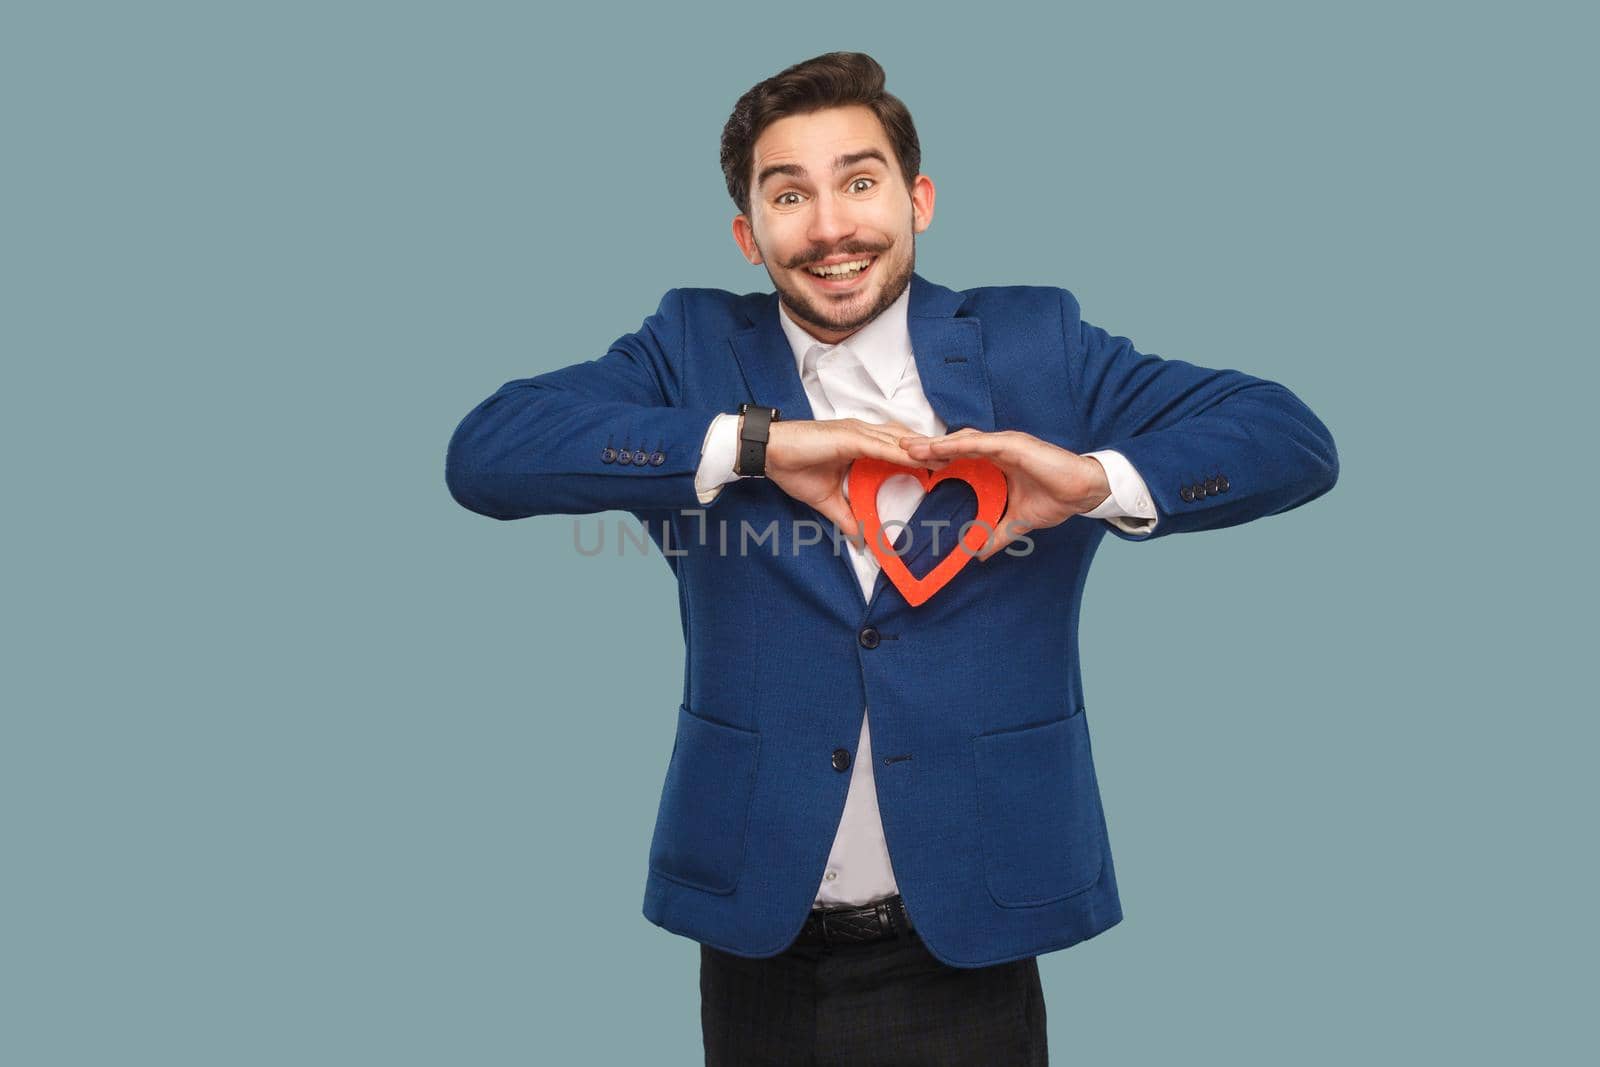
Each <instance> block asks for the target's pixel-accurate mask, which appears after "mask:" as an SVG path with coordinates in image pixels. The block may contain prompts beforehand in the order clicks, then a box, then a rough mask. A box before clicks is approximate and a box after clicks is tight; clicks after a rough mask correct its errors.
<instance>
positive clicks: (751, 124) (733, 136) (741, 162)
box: [722, 52, 922, 218]
mask: <svg viewBox="0 0 1600 1067" xmlns="http://www.w3.org/2000/svg"><path fill="white" fill-rule="evenodd" d="M852 104H860V105H862V106H864V107H868V108H870V109H872V113H873V114H874V115H877V116H878V121H879V122H880V123H882V125H883V131H884V133H885V134H887V135H888V137H889V144H890V145H891V146H892V147H893V148H894V154H895V158H896V159H898V160H899V162H900V173H901V174H902V175H904V177H905V182H906V187H907V188H910V187H911V183H912V182H913V181H915V180H916V177H917V175H918V174H919V173H921V170H922V145H921V144H920V143H919V142H918V141H917V127H916V125H915V124H914V123H912V121H911V112H910V111H908V110H907V109H906V106H905V104H903V103H901V102H900V98H899V97H897V96H895V95H894V94H893V93H888V92H885V91H884V88H883V68H882V67H880V66H879V65H878V61H877V60H875V59H873V58H872V57H871V56H869V55H867V54H866V53H865V52H828V53H825V54H823V55H820V56H817V57H815V58H814V59H808V60H806V61H804V62H803V63H796V64H795V65H794V66H792V67H787V68H785V69H784V70H781V71H779V72H778V73H777V74H774V75H773V76H772V77H770V78H768V79H767V80H766V81H764V82H760V83H758V84H757V85H755V86H754V87H753V88H751V89H750V90H749V91H748V92H746V93H745V94H744V95H743V96H741V97H740V98H739V102H738V103H737V104H735V105H733V114H731V115H729V116H728V122H727V124H726V125H725V126H723V127H722V176H723V178H724V180H726V181H727V183H728V195H729V196H731V197H733V202H734V203H735V204H737V205H738V207H739V211H740V212H741V213H742V214H743V215H744V216H745V217H747V218H748V217H749V215H750V179H751V177H752V175H751V173H750V170H751V167H752V166H753V157H754V155H755V146H756V139H757V138H759V137H760V136H761V131H762V130H765V129H766V128H767V127H768V126H770V125H772V123H774V122H776V121H777V120H778V119H781V118H786V117H787V116H789V115H807V114H810V113H811V112H813V111H821V110H822V109H824V108H829V107H847V106H849V105H852Z"/></svg>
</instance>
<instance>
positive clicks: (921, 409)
mask: <svg viewBox="0 0 1600 1067" xmlns="http://www.w3.org/2000/svg"><path fill="white" fill-rule="evenodd" d="M910 303H911V288H910V286H907V287H906V290H905V292H903V293H901V294H900V298H899V299H898V300H896V301H895V302H894V303H893V304H890V305H889V306H888V307H887V308H885V309H884V310H883V312H882V313H881V314H880V315H878V316H877V317H876V318H874V319H873V320H872V321H871V322H869V323H867V324H866V325H865V326H863V327H861V329H859V330H857V331H856V332H855V333H853V334H851V335H850V336H849V337H847V338H846V339H845V340H844V341H842V342H840V343H839V344H837V345H829V344H824V343H822V342H821V341H818V340H817V339H816V338H814V337H812V336H811V335H810V334H808V333H807V332H806V331H805V330H804V329H803V328H802V327H801V326H800V325H799V324H798V323H796V322H795V321H794V320H793V319H791V318H790V317H789V313H788V311H787V310H780V311H779V315H778V318H779V321H780V322H781V323H782V325H783V332H784V334H785V335H787V337H788V338H789V345H790V348H791V349H793V352H794V358H795V365H796V366H797V367H798V368H799V371H800V381H801V384H802V385H804V387H805V391H806V397H807V398H808V399H809V400H810V401H811V409H812V411H813V413H814V414H815V415H816V417H817V418H818V419H848V418H856V419H860V420H862V421H863V422H873V423H883V422H891V421H893V422H898V423H900V424H902V425H904V426H909V427H911V429H912V430H914V431H916V432H917V433H921V434H926V435H928V436H930V437H937V436H939V435H940V434H943V433H944V432H945V429H946V427H945V424H944V422H943V421H942V420H940V418H939V416H938V415H937V414H935V412H934V410H933V407H932V405H930V404H929V403H928V399H927V396H926V395H925V394H924V393H923V391H922V378H921V376H920V375H919V374H918V373H917V363H916V360H915V359H913V358H912V354H911V333H910V330H909V328H908V326H907V324H906V312H907V310H908V308H909V307H910ZM779 308H780V309H782V304H781V302H780V304H779ZM738 432H739V416H738V415H736V414H722V415H718V416H716V418H714V419H713V420H712V422H711V426H710V427H709V428H708V429H707V430H706V437H705V441H704V443H703V445H702V447H701V459H700V466H699V469H698V471H697V473H696V476H695V489H696V491H697V493H698V495H699V498H700V502H701V503H702V504H709V503H711V502H712V501H713V500H715V499H716V497H717V494H718V493H720V492H721V491H722V486H724V485H726V484H727V483H728V482H731V481H733V480H735V479H736V478H738V477H739V476H738V475H737V474H735V473H734V470H733V464H734V459H735V458H736V454H737V451H738ZM1084 454H1085V455H1089V456H1093V457H1094V458H1095V459H1097V460H1099V461H1100V464H1101V465H1102V466H1104V467H1105V469H1106V478H1107V481H1108V482H1109V483H1110V485H1111V493H1110V495H1109V496H1107V497H1106V498H1105V500H1103V501H1102V502H1101V503H1100V504H1099V505H1098V506H1097V507H1096V508H1095V509H1094V510H1093V511H1090V512H1087V513H1086V514H1087V515H1088V516H1089V517H1090V518H1096V519H1104V520H1105V521H1107V522H1110V523H1113V524H1115V525H1116V526H1118V527H1120V528H1121V529H1123V530H1126V531H1128V532H1129V533H1135V534H1140V533H1148V532H1149V531H1151V530H1153V529H1154V528H1155V523H1156V510H1155V506H1154V505H1153V504H1151V502H1150V493H1149V490H1148V488H1147V487H1146V485H1145V483H1144V479H1142V478H1141V477H1140V476H1139V473H1138V472H1137V471H1135V470H1134V469H1133V464H1131V463H1129V462H1128V460H1127V459H1126V458H1125V457H1124V456H1123V455H1122V454H1121V453H1119V452H1115V451H1112V450H1110V449H1107V450H1104V451H1099V452H1086V453H1084ZM922 496H923V489H922V484H921V483H920V482H918V481H917V480H916V479H915V478H913V477H911V475H909V474H896V475H891V476H890V477H888V478H886V479H884V482H883V486H882V488H881V489H880V490H879V493H878V516H879V518H880V520H881V521H882V522H883V523H884V524H885V525H886V526H888V527H889V529H891V530H895V531H898V530H899V529H900V528H901V525H902V524H904V523H906V522H907V521H909V520H910V518H911V515H912V513H913V512H914V511H916V508H917V505H918V504H919V503H920V502H921V500H922ZM891 524H892V525H891ZM906 529H907V533H908V535H909V534H910V529H909V527H907V528H906ZM891 536H898V534H893V535H891ZM845 546H846V550H847V551H848V552H849V553H850V563H851V565H852V566H853V567H854V569H855V572H856V578H857V579H858V580H859V581H860V583H861V592H862V595H863V596H864V597H867V598H870V597H871V596H872V587H873V584H874V583H875V582H876V580H877V577H878V571H879V569H880V565H879V563H878V559H877V557H876V556H874V555H873V554H872V553H871V552H870V551H865V550H863V549H858V548H857V547H856V545H855V543H854V542H851V541H846V542H845ZM898 891H899V889H898V887H897V885H896V883H895V879H894V868H893V866H892V865H891V864H890V862H889V850H888V846H887V845H886V844H885V842H884V837H883V822H882V818H881V816H880V815H879V813H878V790H877V786H876V784H875V783H874V781H873V772H872V738H871V734H870V732H869V730H868V727H867V709H866V708H863V709H862V715H861V738H860V740H859V741H858V743H857V745H856V756H855V759H854V760H853V761H851V764H850V787H849V791H848V793H847V794H846V795H845V802H844V814H843V815H842V816H841V817H840V819H839V829H838V831H837V832H836V833H835V835H834V840H833V849H832V850H831V851H830V852H829V853H828V866H827V868H826V870H825V871H824V873H823V875H822V882H821V884H820V885H819V886H818V887H817V893H816V898H815V900H814V902H813V907H824V906H826V907H838V906H840V905H846V904H866V903H870V902H872V901H876V900H881V899H883V898H884V897H890V896H893V895H894V894H895V893H897V892H898Z"/></svg>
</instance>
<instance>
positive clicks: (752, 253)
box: [733, 214, 761, 266]
mask: <svg viewBox="0 0 1600 1067" xmlns="http://www.w3.org/2000/svg"><path fill="white" fill-rule="evenodd" d="M733 239H734V242H735V243H737V244H738V246H739V251H740V252H742V253H744V258H745V259H747V260H749V261H750V263H751V264H752V265H755V266H760V265H761V249H759V248H757V247H756V232H755V230H754V229H753V228H752V227H751V225H750V220H749V219H747V218H745V217H744V215H742V214H740V215H735V216H734V217H733Z"/></svg>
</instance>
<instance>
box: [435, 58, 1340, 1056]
mask: <svg viewBox="0 0 1600 1067" xmlns="http://www.w3.org/2000/svg"><path fill="white" fill-rule="evenodd" d="M920 162H921V160H920V148H919V145H918V141H917V135H916V131H915V127H914V126H913V124H912V121H911V116H910V114H909V112H908V111H907V110H906V108H905V106H904V105H903V104H902V103H901V102H900V101H899V100H898V99H896V98H895V97H894V96H892V95H890V94H889V93H887V92H886V91H885V90H884V79H883V71H882V69H881V68H880V67H879V66H878V64H877V63H875V62H874V61H873V60H872V59H871V58H870V57H868V56H865V55H862V54H860V53H830V54H827V55H824V56H819V57H817V58H815V59H811V60H808V61H806V62H804V63H799V64H796V65H795V66H792V67H790V68H788V69H787V70H784V71H782V72H781V73H779V74H777V75H776V76H774V77H773V78H770V79H767V80H766V81H763V82H762V83H760V84H758V85H757V86H755V87H754V88H752V89H751V90H750V91H749V92H747V93H746V94H745V95H744V96H743V97H742V98H741V99H740V100H739V102H738V104H737V105H736V107H735V108H734V111H733V114H732V116H731V117H730V118H729V120H728V123H727V126H726V128H725V129H724V132H723V142H722V165H723V170H724V174H725V177H726V180H727V185H728V191H729V193H730V195H731V197H732V198H733V201H734V203H735V205H736V206H737V207H738V215H737V216H736V217H735V219H734V220H733V236H734V240H735V241H736V242H737V244H738V246H739V249H740V251H741V252H742V253H743V254H744V255H745V257H746V259H748V260H749V262H751V263H752V264H759V265H761V266H763V267H764V268H765V270H766V273H767V276H768V277H769V279H770V280H771V282H772V285H773V287H774V290H775V292H773V293H770V294H763V293H753V294H746V295H743V296H739V295H735V294H732V293H728V292H724V291H721V290H712V289H675V290H671V291H669V292H668V293H667V295H666V296H665V297H664V298H663V299H662V301H661V305H660V307H659V308H658V309H657V311H656V313H655V314H654V315H652V316H650V317H649V318H648V319H646V320H645V323H644V325H643V327H642V328H641V329H640V330H639V331H638V332H636V333H633V334H630V335H626V336H624V337H621V338H619V339H618V340H617V341H616V342H615V343H614V344H613V345H612V346H611V348H610V350H609V351H608V352H607V353H606V354H605V355H604V356H602V357H600V358H598V359H595V360H592V361H590V362H587V363H581V364H577V365H574V366H570V367H565V368H563V369H560V370H556V371H551V372H549V373H547V374H543V375H539V376H537V377H534V378H528V379H519V380H517V381H512V382H508V383H506V384H505V385H504V386H502V387H501V388H500V389H499V390H497V391H496V392H495V393H494V394H493V395H492V396H490V397H489V398H488V399H486V400H484V401H483V402H482V403H481V404H479V405H478V406H477V407H475V408H474V409H473V410H472V411H471V412H470V413H469V414H468V415H467V416H466V418H465V419H464V420H463V421H462V422H461V424H460V425H459V426H458V427H457V429H456V431H455V433H454V435H453V437H452V439H451V442H450V447H449V451H448V455H447V461H446V467H447V471H446V474H447V481H448V484H449V488H450V491H451V493H452V494H453V495H454V497H455V499H456V500H457V501H459V502H460V503H461V504H463V505H464V506H466V507H468V508H470V509H472V510H473V511H476V512H479V513H482V514H485V515H489V516H492V517H495V518H499V519H516V518H522V517H525V516H529V515H538V514H581V513H587V512H595V511H602V510H606V509H622V510H627V511H629V512H631V513H633V514H634V515H635V516H637V517H638V518H639V519H640V520H642V521H643V522H645V523H646V524H647V526H648V528H649V530H650V535H651V537H652V539H654V540H655V541H656V543H657V544H658V545H659V546H660V547H661V549H662V553H663V556H664V558H665V559H666V561H667V563H668V565H669V566H670V567H671V568H672V570H673V573H674V575H675V576H676V578H677V580H678V583H679V587H680V608H681V612H682V621H683V627H684V636H685V648H686V667H685V686H684V695H683V700H682V702H681V703H680V705H679V707H678V709H677V737H676V741H675V743H674V746H673V752H672V756H671V759H670V761H669V764H668V768H667V773H666V780H665V782H664V785H663V789H662V795H661V804H660V808H659V810H658V814H657V822H656V828H655V835H654V838H653V840H652V843H651V848H650V860H649V872H648V877H647V883H646V889H645V900H644V914H645V916H646V917H647V918H648V919H650V920H651V921H652V922H654V923H657V924H658V925H660V926H662V927H664V928H666V929H668V930H671V931H674V932H677V933H680V934H683V935H686V936H689V937H692V938H694V939H695V940H697V941H699V942H700V943H701V946H702V948H701V994H702V1000H701V1004H702V1017H701V1021H702V1031H703V1036H704V1044H705V1051H706V1062H707V1063H708V1064H723V1063H727V1064H757V1063H818V1064H822V1063H828V1064H851V1065H858V1064H879V1063H882V1064H890V1063H894V1064H902V1063H905V1064H935V1063H939V1064H943V1063H951V1064H962V1063H978V1062H983V1063H995V1064H1007V1065H1009V1064H1029V1063H1044V1062H1046V1042H1045V1009H1044V1001H1043V992H1042V989H1041V986H1040V982H1039V972H1038V964H1037V959H1036V957H1037V955H1038V954H1039V953H1041V952H1047V951H1052V950H1055V949H1058V948H1065V947H1067V946H1068V945H1071V944H1075V943H1076V942H1078V941H1081V940H1083V939H1085V938H1088V937H1092V936H1094V935H1095V934H1097V933H1099V932H1101V931H1103V930H1105V929H1107V928H1108V927H1110V926H1112V925H1113V924H1115V923H1116V922H1118V921H1119V920H1120V919H1121V917H1122V911H1121V906H1120V904H1119V902H1118V897H1117V890H1116V878H1115V873H1114V870H1113V867H1112V862H1111V853H1110V847H1109V844H1108V842H1107V840H1106V833H1105V819H1104V815H1103V812H1102V811H1101V808H1100V798H1099V789H1098V786H1097V784H1096V782H1095V778H1094V768H1093V762H1092V759H1091V756H1090V750H1089V740H1088V732H1087V714H1086V711H1085V708H1084V703H1083V697H1082V687H1081V679H1080V675H1079V671H1078V663H1077V617H1078V608H1079V604H1080V600H1081V594H1082V590H1083V584H1084V580H1085V577H1086V575H1087V570H1088V565H1089V562H1090V560H1091V559H1092V557H1093V554H1094V551H1095V549H1096V548H1097V546H1098V544H1099V542H1100V539H1101V538H1102V537H1103V536H1104V534H1105V533H1106V532H1107V531H1110V532H1112V533H1113V534H1114V535H1116V536H1118V537H1121V538H1123V539H1124V540H1130V541H1145V540H1149V539H1150V538H1152V537H1158V536H1165V535H1167V534H1171V533H1181V532H1188V531H1195V530H1206V529H1219V528H1222V527H1227V526H1231V525H1236V524H1239V523H1242V522H1247V521H1250V520H1252V519H1256V518H1260V517H1263V516H1266V515H1271V514H1276V513H1278V512H1282V511H1286V510H1288V509H1290V508H1293V507H1297V506H1299V505H1301V504H1304V503H1306V502H1307V501H1309V500H1312V499H1314V498H1316V497H1317V496H1320V495H1321V494H1322V493H1325V492H1326V491H1327V490H1328V489H1329V488H1331V487H1332V486H1333V484H1334V481H1335V479H1336V478H1337V474H1338V457H1337V453H1336V451H1335V448H1334V443H1333V439H1332V437H1331V435H1330V434H1329V433H1328V430H1327V428H1326V427H1325V426H1324V425H1323V424H1322V423H1321V422H1320V420H1318V419H1317V417H1316V416H1315V415H1314V414H1312V412H1311V411H1310V410H1309V409H1308V408H1307V407H1306V406H1305V405H1304V404H1303V403H1301V402H1300V401H1299V399H1298V398H1296V397H1295V396H1294V394H1292V393H1291V392H1289V390H1287V389H1286V388H1284V387H1283V386H1281V385H1278V384H1276V383H1274V382H1270V381H1266V380H1264V379H1260V378H1254V377H1251V376H1248V375H1246V374H1243V373H1240V372H1238V371H1234V370H1211V369H1207V368H1204V367H1198V366H1195V365H1193V364H1189V363H1184V362H1182V361H1178V360H1163V359H1160V358H1158V357H1155V356H1151V355H1144V354H1141V353H1139V352H1137V351H1136V350H1135V349H1134V348H1133V346H1132V344H1131V343H1129V342H1128V340H1127V339H1126V338H1123V337H1116V336H1112V335H1111V334H1109V333H1107V332H1106V331H1104V330H1102V329H1100V328H1098V327H1095V326H1092V325H1090V324H1089V323H1088V322H1086V321H1084V320H1083V319H1082V318H1081V317H1080V315H1079V311H1078V305H1077V301H1076V300H1075V299H1074V298H1073V296H1072V294H1071V293H1069V292H1067V291H1066V290H1064V289H1055V288H1047V287H1031V286H1008V287H991V288H979V289H972V290H968V291H965V292H954V291H952V290H950V289H947V288H944V287H942V286H938V285H934V284H932V283H930V282H928V281H927V280H926V279H923V278H922V277H921V276H920V275H917V274H916V273H914V270H913V266H914V263H915V235H916V234H918V233H921V232H923V231H925V230H926V229H927V228H928V225H929V224H930V223H931V222H932V219H933V205H934V186H933V182H932V181H931V180H930V179H929V178H928V176H927V175H924V174H921V173H920V172H919V168H920ZM860 459H870V460H881V461H886V462H888V463H892V464H897V465H899V466H902V467H907V468H926V469H929V470H934V471H940V470H943V469H944V468H945V467H946V465H948V464H950V463H951V462H953V461H955V460H957V459H982V460H986V461H988V462H990V463H992V464H993V465H994V466H995V467H996V468H998V469H999V470H1000V471H1001V472H1002V473H1003V475H1004V480H1005V484H1006V501H1005V510H1004V515H1003V517H1002V518H1001V521H1000V522H999V523H996V524H994V525H993V528H992V529H990V530H985V528H984V527H978V529H980V530H983V531H984V533H981V534H980V535H979V537H978V538H977V540H978V541H981V547H979V548H978V549H977V550H976V552H975V553H974V555H973V558H971V559H969V560H967V561H966V565H965V566H964V567H963V568H962V569H961V570H960V571H959V572H957V574H956V575H955V576H954V578H953V579H951V580H950V581H949V582H948V584H946V585H945V586H944V587H943V588H942V589H940V590H939V591H938V592H937V593H936V594H935V595H934V596H933V597H931V598H930V599H928V600H926V601H925V602H923V603H921V604H919V605H918V606H915V607H913V606H912V605H911V604H910V603H909V602H908V600H907V599H906V597H905V596H904V594H903V593H902V591H901V590H900V589H899V588H898V587H897V586H896V585H895V584H894V583H893V582H888V581H886V580H885V575H884V572H883V570H882V567H881V564H880V563H879V561H878V558H877V557H876V556H875V554H874V552H873V551H872V550H871V549H870V546H866V545H864V544H861V543H858V540H857V539H858V537H859V535H860V534H861V533H862V530H863V527H862V525H861V523H860V522H858V520H857V519H856V517H855V515H854V513H853V511H852V504H851V501H850V500H849V499H848V483H847V475H848V473H849V471H850V469H851V465H852V464H853V463H855V462H856V461H857V460H860ZM878 506H879V513H880V518H881V519H882V520H883V522H884V523H885V525H886V527H887V526H889V525H891V524H893V523H895V522H899V523H901V524H905V525H903V529H902V530H901V533H900V536H899V537H898V538H897V539H896V540H894V541H893V542H892V544H891V543H889V536H888V535H887V534H886V535H885V536H884V537H883V539H882V540H883V542H884V543H883V544H881V545H880V548H881V549H883V550H884V551H886V552H888V551H893V552H894V553H895V554H897V555H900V557H901V559H902V561H903V562H905V564H906V565H907V568H908V570H909V571H910V572H911V573H912V574H913V575H917V576H920V575H924V574H926V573H927V572H928V571H929V570H930V569H931V567H932V566H933V565H934V563H935V562H936V561H938V560H940V559H943V558H946V557H947V556H948V554H949V553H951V552H969V551H970V549H969V548H968V547H967V545H966V544H965V543H963V544H960V545H957V544H956V541H957V539H958V538H960V537H962V536H963V535H964V533H965V530H964V529H963V526H964V525H965V526H966V528H967V529H971V528H972V525H971V520H972V519H973V518H974V517H975V515H976V500H975V497H974V493H973V490H972V489H971V488H970V487H969V486H968V485H967V484H965V483H964V482H962V481H960V480H957V479H954V478H949V479H945V480H942V481H939V482H937V483H933V484H932V485H931V489H928V490H926V491H925V490H924V485H923V482H922V481H920V480H919V479H918V478H916V477H913V476H912V475H911V474H910V473H897V474H894V475H893V476H891V477H889V478H888V479H887V480H886V481H885V482H884V483H883V486H882V491H881V493H880V494H879V498H878ZM907 520H912V521H910V523H909V524H906V522H907ZM808 526H809V530H808ZM823 527H826V528H827V532H828V536H809V535H808V534H813V533H820V532H821V530H822V528H823ZM751 530H754V531H755V532H756V534H757V535H759V536H758V539H757V540H756V542H755V548H754V549H753V550H751V549H750V548H749V544H750V542H749V539H748V538H747V537H745V536H744V535H745V534H747V533H749V532H750V531H751ZM836 532H842V534H843V535H847V537H848V539H846V538H841V537H835V536H833V534H835V533H836ZM941 535H942V543H941ZM841 545H842V546H843V547H842V549H841V547H840V546H841Z"/></svg>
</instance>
